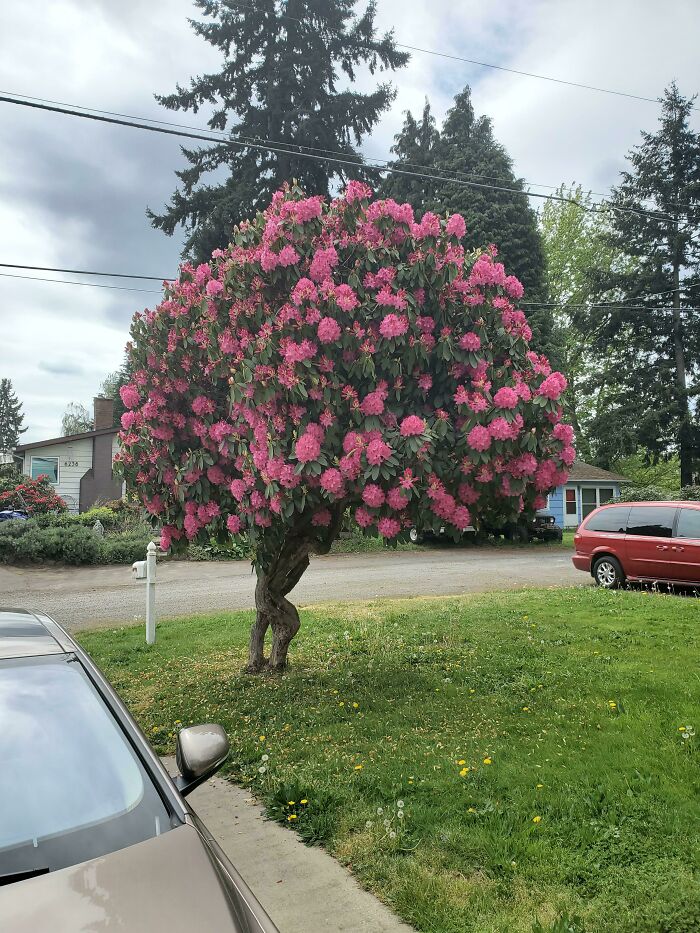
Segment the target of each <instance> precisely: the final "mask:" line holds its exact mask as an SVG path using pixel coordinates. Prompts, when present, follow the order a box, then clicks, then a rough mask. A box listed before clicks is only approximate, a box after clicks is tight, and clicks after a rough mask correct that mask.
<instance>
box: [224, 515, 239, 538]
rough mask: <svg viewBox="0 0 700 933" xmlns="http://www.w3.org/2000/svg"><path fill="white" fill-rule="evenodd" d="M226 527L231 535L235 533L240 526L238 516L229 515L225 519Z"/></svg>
mask: <svg viewBox="0 0 700 933" xmlns="http://www.w3.org/2000/svg"><path fill="white" fill-rule="evenodd" d="M226 527H227V528H228V530H229V531H230V532H231V534H232V535H237V534H238V533H239V531H240V530H241V527H242V523H241V520H240V518H239V517H238V516H237V515H229V517H228V518H227V519H226Z"/></svg>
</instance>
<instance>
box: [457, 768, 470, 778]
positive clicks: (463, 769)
mask: <svg viewBox="0 0 700 933" xmlns="http://www.w3.org/2000/svg"><path fill="white" fill-rule="evenodd" d="M468 774H469V768H462V770H461V771H460V772H459V776H460V777H466V776H467V775H468Z"/></svg>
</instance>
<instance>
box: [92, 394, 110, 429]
mask: <svg viewBox="0 0 700 933" xmlns="http://www.w3.org/2000/svg"><path fill="white" fill-rule="evenodd" d="M93 405H94V411H95V430H96V431H99V430H100V429H101V428H111V427H112V426H113V423H114V399H112V398H103V397H102V396H98V397H97V398H95V399H93Z"/></svg>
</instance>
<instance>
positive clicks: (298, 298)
mask: <svg viewBox="0 0 700 933" xmlns="http://www.w3.org/2000/svg"><path fill="white" fill-rule="evenodd" d="M291 298H292V304H293V305H296V306H297V307H299V306H300V305H301V304H303V302H304V301H316V300H317V299H318V291H317V290H316V286H315V285H314V283H313V282H312V281H311V279H299V281H298V282H297V284H296V285H295V286H294V290H293V292H292V296H291Z"/></svg>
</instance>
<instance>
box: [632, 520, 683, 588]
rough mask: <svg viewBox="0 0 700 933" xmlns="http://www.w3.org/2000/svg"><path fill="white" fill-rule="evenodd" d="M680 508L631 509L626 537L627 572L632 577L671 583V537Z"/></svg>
mask: <svg viewBox="0 0 700 933" xmlns="http://www.w3.org/2000/svg"><path fill="white" fill-rule="evenodd" d="M677 511H678V507H677V506H675V505H632V507H631V508H630V515H629V519H628V520H627V535H626V537H625V550H626V559H625V568H624V569H625V572H626V574H627V576H631V577H650V578H651V579H653V580H668V579H672V576H671V574H672V573H673V571H672V566H671V564H672V558H673V557H674V556H675V554H676V552H674V551H671V544H672V540H671V536H672V534H673V524H674V521H675V518H676V512H677Z"/></svg>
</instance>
